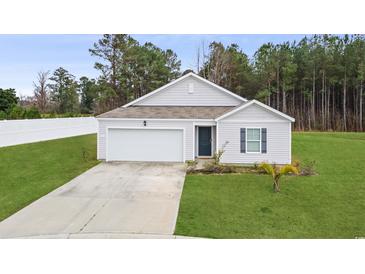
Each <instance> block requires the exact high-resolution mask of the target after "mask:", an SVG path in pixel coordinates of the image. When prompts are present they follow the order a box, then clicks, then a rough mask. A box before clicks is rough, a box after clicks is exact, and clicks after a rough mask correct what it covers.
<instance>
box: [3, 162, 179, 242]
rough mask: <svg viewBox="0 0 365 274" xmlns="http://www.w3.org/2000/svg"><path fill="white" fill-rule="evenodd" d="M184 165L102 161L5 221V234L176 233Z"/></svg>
mask: <svg viewBox="0 0 365 274" xmlns="http://www.w3.org/2000/svg"><path fill="white" fill-rule="evenodd" d="M184 178H185V167H184V164H178V163H131V162H123V163H101V164H99V165H97V166H95V167H94V168H92V169H90V170H88V171H86V172H85V173H83V174H81V175H80V176H78V177H76V178H75V179H73V180H72V181H70V182H69V183H67V184H65V185H63V186H62V187H60V188H58V189H56V190H55V191H53V192H51V193H49V194H48V195H46V196H44V197H42V198H41V199H39V200H37V201H35V202H34V203H32V204H31V205H29V206H27V207H26V208H24V209H22V210H20V211H19V212H17V213H16V214H14V215H12V216H10V217H9V218H7V219H5V220H4V221H2V222H1V223H0V238H24V237H25V238H174V236H173V233H174V229H175V224H176V218H177V213H178V208H179V203H180V196H181V192H182V188H183V183H184Z"/></svg>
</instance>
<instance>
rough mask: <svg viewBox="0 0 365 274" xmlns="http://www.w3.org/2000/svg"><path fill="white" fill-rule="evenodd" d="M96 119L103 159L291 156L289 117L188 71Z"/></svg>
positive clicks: (247, 160)
mask: <svg viewBox="0 0 365 274" xmlns="http://www.w3.org/2000/svg"><path fill="white" fill-rule="evenodd" d="M97 120H98V126H99V127H98V140H97V142H98V150H97V157H98V159H101V160H105V161H160V162H161V161H165V162H185V161H187V160H194V159H196V158H210V157H212V156H213V155H214V153H215V152H216V151H218V150H220V149H224V153H223V155H222V158H221V162H222V163H235V164H241V163H242V164H253V163H256V162H262V161H267V162H271V163H277V164H287V163H290V162H291V124H292V123H293V122H294V118H292V117H290V116H288V115H286V114H284V113H282V112H280V111H278V110H276V109H273V108H271V107H269V106H267V105H265V104H263V103H261V102H259V101H257V100H250V101H248V100H247V99H245V98H242V97H240V96H238V95H237V94H234V93H233V92H231V91H229V90H227V89H224V88H222V87H220V86H218V85H216V84H214V83H212V82H210V81H208V80H206V79H204V78H202V77H200V76H198V75H196V74H194V73H188V74H186V75H184V76H182V77H180V78H178V79H177V80H174V81H172V82H170V83H169V84H167V85H165V86H162V87H161V88H158V89H156V90H155V91H152V92H150V93H148V94H146V95H144V96H142V97H140V98H138V99H136V100H134V101H132V102H130V103H128V104H126V105H124V106H122V107H119V108H116V109H114V110H111V111H109V112H106V113H103V114H101V115H99V116H97Z"/></svg>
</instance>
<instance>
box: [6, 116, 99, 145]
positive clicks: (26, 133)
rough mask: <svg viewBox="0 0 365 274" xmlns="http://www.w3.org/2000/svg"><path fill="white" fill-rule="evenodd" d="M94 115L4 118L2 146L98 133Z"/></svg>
mask: <svg viewBox="0 0 365 274" xmlns="http://www.w3.org/2000/svg"><path fill="white" fill-rule="evenodd" d="M96 130H97V122H96V119H95V118H94V117H78V118H54V119H30V120H3V121H0V147H4V146H12V145H19V144H25V143H33V142H39V141H45V140H52V139H58V138H64V137H70V136H77V135H84V134H91V133H96Z"/></svg>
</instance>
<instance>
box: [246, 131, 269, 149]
mask: <svg viewBox="0 0 365 274" xmlns="http://www.w3.org/2000/svg"><path fill="white" fill-rule="evenodd" d="M250 129H258V130H259V133H260V139H259V140H248V138H247V134H248V130H250ZM249 141H251V142H259V143H260V149H259V151H248V149H247V143H248V142H249ZM266 142H267V141H266ZM245 145H246V153H248V154H261V153H262V152H261V149H262V147H261V145H262V132H261V128H260V127H246V144H245Z"/></svg>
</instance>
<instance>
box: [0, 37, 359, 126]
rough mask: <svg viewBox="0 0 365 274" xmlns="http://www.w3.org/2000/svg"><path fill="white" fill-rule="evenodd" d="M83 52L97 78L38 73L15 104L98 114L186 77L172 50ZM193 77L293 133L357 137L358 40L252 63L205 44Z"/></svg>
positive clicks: (283, 47)
mask: <svg viewBox="0 0 365 274" xmlns="http://www.w3.org/2000/svg"><path fill="white" fill-rule="evenodd" d="M89 52H90V54H91V55H92V56H94V57H95V58H96V59H97V61H96V62H95V69H97V70H98V71H99V74H100V76H99V77H97V79H89V78H88V77H85V76H83V77H81V78H79V79H76V77H75V76H74V75H72V74H71V73H70V72H68V71H67V70H65V69H64V68H58V69H56V70H55V71H54V72H53V73H52V74H50V72H40V73H39V74H38V78H37V80H36V81H35V83H34V96H32V97H31V98H26V99H24V98H23V100H22V99H20V100H19V101H20V105H23V106H24V105H32V106H33V107H34V106H36V108H37V109H38V110H39V112H40V113H87V114H99V113H102V112H105V111H108V110H110V109H113V108H115V107H118V106H120V105H123V104H125V103H127V102H130V101H131V100H134V99H136V98H138V97H140V96H143V95H145V94H147V93H148V92H151V91H153V90H154V89H156V88H158V87H160V86H162V85H164V84H166V83H168V82H170V81H171V80H173V79H176V78H177V77H179V76H181V75H182V74H184V73H186V71H185V72H181V71H180V66H181V62H180V60H179V59H178V57H177V55H176V53H174V52H173V51H172V50H162V49H160V48H159V47H157V46H155V45H154V44H152V43H145V44H140V43H139V42H138V41H136V40H135V39H133V38H132V37H131V36H129V35H125V34H117V35H115V34H113V35H112V34H106V35H103V37H102V38H101V39H99V40H98V41H97V42H95V43H94V45H93V46H92V48H91V49H90V50H89ZM195 71H196V72H197V73H198V74H199V75H201V76H202V77H204V78H206V79H208V80H210V81H212V82H214V83H216V84H218V85H221V86H223V87H225V88H227V89H229V90H231V91H233V92H235V93H237V94H238V95H241V96H243V97H246V98H248V99H258V100H261V101H263V102H264V103H266V104H268V105H270V106H271V107H273V108H275V109H278V110H280V111H283V112H285V113H287V114H288V115H290V116H293V117H294V118H295V119H296V122H295V125H294V128H295V129H296V130H336V131H363V130H364V121H363V116H364V115H363V107H364V106H363V105H364V102H363V88H364V87H363V86H364V80H365V79H364V78H365V37H364V36H363V35H313V36H309V37H304V38H303V39H302V40H300V41H292V42H284V43H279V44H273V43H266V44H263V45H262V46H261V47H260V48H259V49H258V50H257V51H256V53H255V54H254V55H253V57H252V58H249V57H248V55H247V54H245V53H244V51H243V50H242V49H240V48H239V46H238V45H237V44H231V45H228V46H224V45H223V44H222V43H219V42H212V43H211V44H210V45H209V46H208V48H205V47H204V45H202V46H201V47H199V48H198V49H197V56H196V68H195ZM18 105H19V102H18ZM1 111H2V112H3V113H5V115H6V113H8V112H9V110H4V107H1V90H0V118H1ZM3 116H4V114H3Z"/></svg>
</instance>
